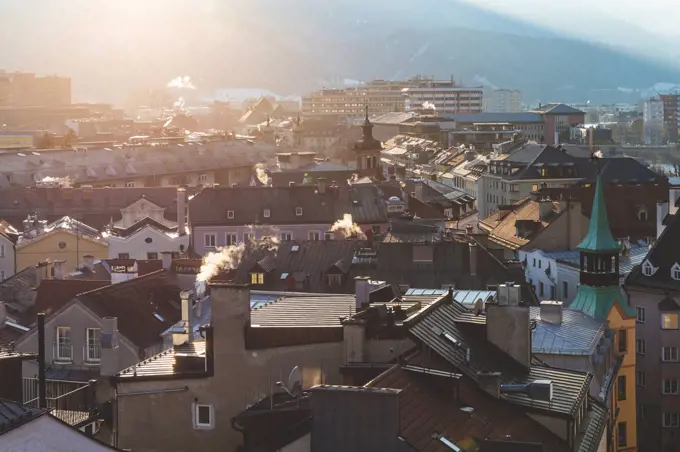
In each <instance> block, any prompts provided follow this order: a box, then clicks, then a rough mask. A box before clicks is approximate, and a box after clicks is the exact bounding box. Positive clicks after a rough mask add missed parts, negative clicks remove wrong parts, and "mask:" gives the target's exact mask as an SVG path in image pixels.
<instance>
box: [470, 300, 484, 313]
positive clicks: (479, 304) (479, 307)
mask: <svg viewBox="0 0 680 452" xmlns="http://www.w3.org/2000/svg"><path fill="white" fill-rule="evenodd" d="M483 310H484V300H482V299H481V298H477V301H475V304H474V306H473V308H472V312H474V313H475V315H479V314H481V313H482V311H483Z"/></svg>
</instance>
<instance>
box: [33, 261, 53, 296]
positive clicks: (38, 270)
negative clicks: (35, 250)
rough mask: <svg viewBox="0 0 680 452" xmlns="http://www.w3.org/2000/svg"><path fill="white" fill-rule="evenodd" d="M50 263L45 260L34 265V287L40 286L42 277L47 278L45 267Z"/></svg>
mask: <svg viewBox="0 0 680 452" xmlns="http://www.w3.org/2000/svg"><path fill="white" fill-rule="evenodd" d="M49 266H50V263H49V262H47V261H43V262H40V263H39V264H38V265H36V266H35V287H36V289H37V288H38V287H40V283H41V282H42V280H43V279H45V278H47V269H48V268H49Z"/></svg>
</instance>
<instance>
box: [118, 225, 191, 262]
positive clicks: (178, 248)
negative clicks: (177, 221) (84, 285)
mask: <svg viewBox="0 0 680 452" xmlns="http://www.w3.org/2000/svg"><path fill="white" fill-rule="evenodd" d="M189 237H190V236H189V235H188V234H184V235H179V234H178V233H177V231H176V230H174V231H168V230H163V229H162V228H160V227H155V226H152V225H150V224H147V225H145V226H143V227H141V228H140V229H138V230H136V231H135V232H133V233H132V234H130V235H128V236H124V237H120V236H118V237H117V236H110V237H109V259H135V260H137V259H139V260H145V259H152V260H153V259H161V257H162V254H163V253H164V252H168V253H173V254H175V255H176V256H177V255H179V254H184V253H186V251H187V249H188V248H189Z"/></svg>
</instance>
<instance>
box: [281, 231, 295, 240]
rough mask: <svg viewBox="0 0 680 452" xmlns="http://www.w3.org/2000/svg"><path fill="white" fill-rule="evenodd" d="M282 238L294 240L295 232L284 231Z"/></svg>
mask: <svg viewBox="0 0 680 452" xmlns="http://www.w3.org/2000/svg"><path fill="white" fill-rule="evenodd" d="M281 240H293V234H292V233H290V232H282V233H281Z"/></svg>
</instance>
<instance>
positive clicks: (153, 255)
mask: <svg viewBox="0 0 680 452" xmlns="http://www.w3.org/2000/svg"><path fill="white" fill-rule="evenodd" d="M146 258H147V259H148V260H150V261H155V260H157V259H158V253H146Z"/></svg>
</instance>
